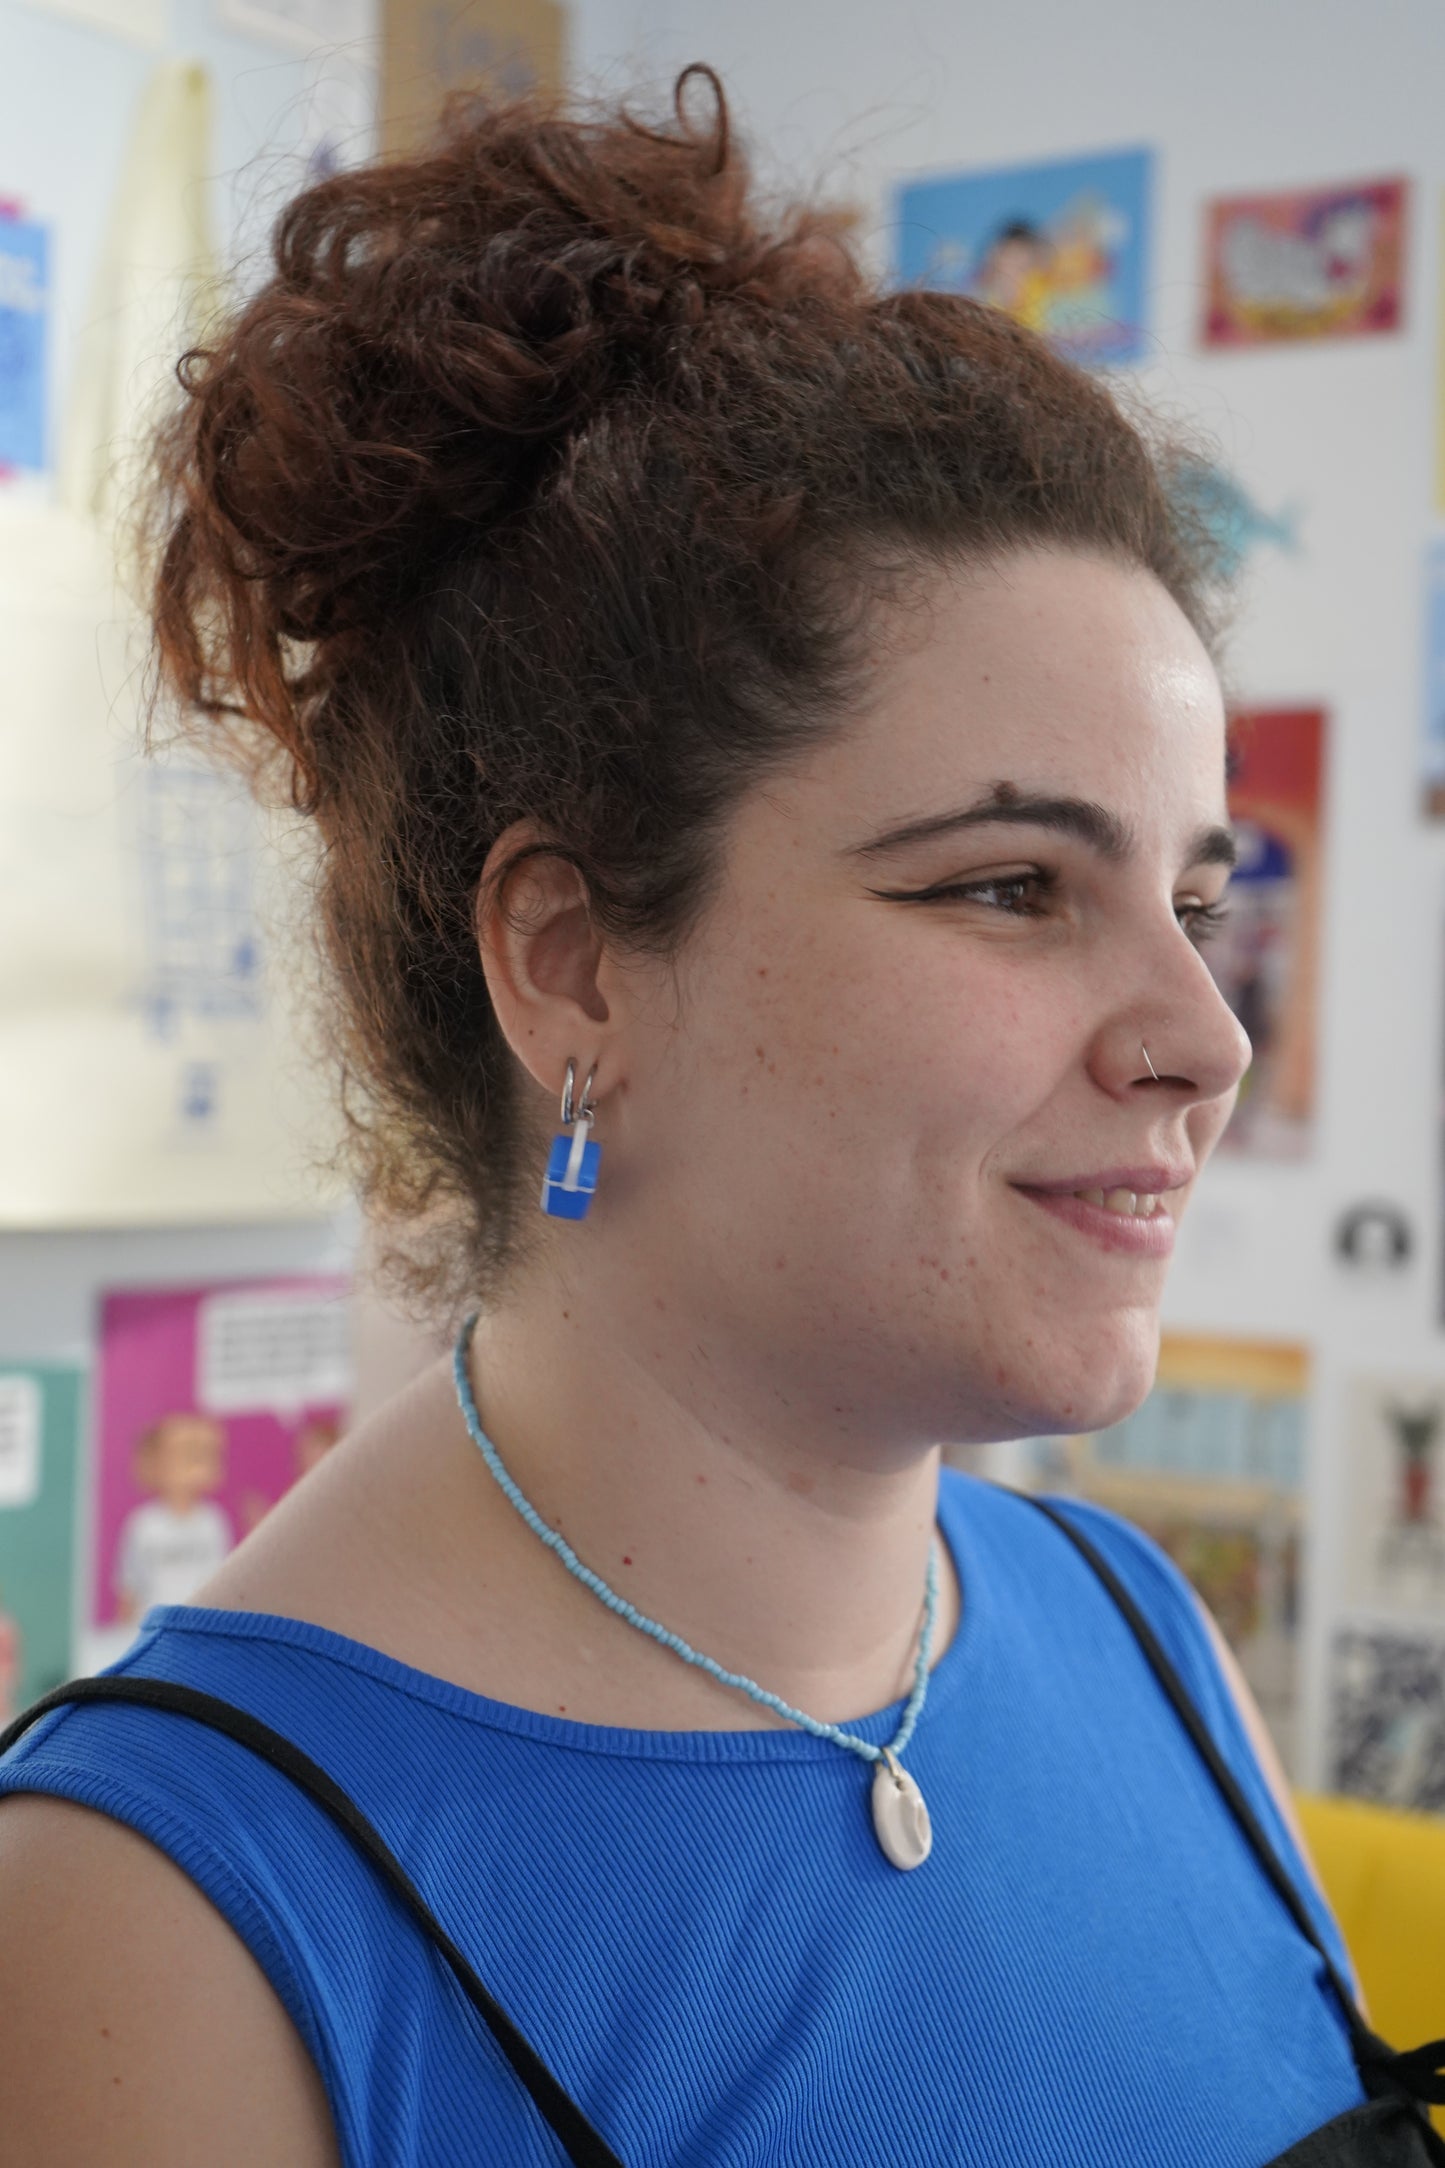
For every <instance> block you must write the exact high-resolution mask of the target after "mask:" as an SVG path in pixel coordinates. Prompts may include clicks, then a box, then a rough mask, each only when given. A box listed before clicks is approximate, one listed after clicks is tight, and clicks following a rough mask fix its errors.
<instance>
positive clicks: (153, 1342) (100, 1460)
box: [90, 1275, 351, 1627]
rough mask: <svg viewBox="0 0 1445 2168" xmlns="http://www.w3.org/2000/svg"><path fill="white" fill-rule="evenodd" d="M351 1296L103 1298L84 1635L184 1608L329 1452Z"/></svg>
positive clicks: (323, 1280) (337, 1282)
mask: <svg viewBox="0 0 1445 2168" xmlns="http://www.w3.org/2000/svg"><path fill="white" fill-rule="evenodd" d="M349 1298H350V1285H349V1282H348V1281H347V1280H345V1279H344V1278H340V1277H330V1276H326V1277H322V1276H317V1275H308V1276H304V1277H289V1278H279V1279H270V1280H238V1281H223V1282H215V1283H212V1284H209V1285H205V1286H196V1287H181V1288H164V1289H158V1288H146V1289H137V1290H131V1291H127V1292H125V1293H117V1294H111V1295H106V1296H104V1297H103V1298H102V1301H101V1309H100V1360H99V1366H98V1382H97V1390H96V1396H95V1405H96V1457H95V1484H96V1497H95V1512H94V1517H93V1524H92V1525H93V1529H94V1552H93V1567H92V1582H91V1590H90V1619H91V1623H92V1625H93V1626H95V1627H129V1626H139V1624H140V1622H141V1620H142V1619H143V1618H144V1617H145V1614H146V1612H147V1611H148V1610H149V1609H150V1608H151V1606H152V1605H153V1604H160V1603H185V1602H187V1601H189V1599H190V1597H191V1596H192V1595H193V1593H194V1591H195V1590H196V1589H197V1588H199V1587H200V1585H201V1583H202V1582H203V1581H205V1580H207V1579H209V1577H210V1575H211V1574H213V1573H214V1572H215V1571H216V1569H217V1568H218V1567H219V1565H220V1564H221V1562H222V1560H223V1559H224V1558H225V1557H226V1556H227V1554H228V1553H229V1552H230V1551H232V1550H233V1549H234V1548H235V1546H236V1545H237V1544H238V1543H239V1542H240V1541H241V1540H242V1538H243V1537H245V1536H247V1535H249V1534H250V1532H251V1530H252V1529H253V1528H254V1527H255V1526H256V1525H257V1523H258V1522H259V1521H260V1520H261V1519H262V1517H263V1516H264V1515H265V1514H266V1513H267V1512H269V1510H270V1508H271V1507H272V1506H273V1505H274V1504H275V1503H276V1500H277V1499H278V1498H279V1497H280V1496H281V1495H282V1493H283V1492H284V1491H287V1490H289V1489H290V1487H291V1485H292V1484H293V1483H294V1482H296V1481H298V1480H299V1478H300V1477H301V1476H303V1475H305V1474H306V1472H307V1471H308V1469H310V1468H311V1467H313V1466H314V1465H315V1463H316V1461H318V1460H319V1459H320V1458H321V1456H322V1455H323V1454H324V1453H325V1452H327V1451H328V1449H329V1448H330V1447H331V1446H332V1445H334V1444H335V1442H336V1439H337V1437H338V1436H339V1435H340V1432H341V1430H342V1427H343V1425H344V1422H345V1414H346V1403H347V1399H348V1395H349V1391H350V1373H351V1333H350V1317H349Z"/></svg>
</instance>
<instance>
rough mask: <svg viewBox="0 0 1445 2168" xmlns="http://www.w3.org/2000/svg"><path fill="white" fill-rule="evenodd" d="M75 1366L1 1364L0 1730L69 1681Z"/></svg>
mask: <svg viewBox="0 0 1445 2168" xmlns="http://www.w3.org/2000/svg"><path fill="white" fill-rule="evenodd" d="M84 1397H85V1387H84V1379H83V1376H82V1374H81V1372H80V1371H79V1370H75V1369H71V1368H69V1367H66V1366H61V1365H49V1364H24V1365H21V1364H15V1363H0V1726H3V1725H4V1724H7V1723H8V1722H9V1721H10V1719H11V1718H12V1717H14V1716H18V1715H19V1714H20V1711H21V1710H22V1709H24V1708H27V1707H28V1706H29V1704H30V1703H31V1702H32V1701H35V1700H38V1698H39V1697H40V1695H41V1694H46V1693H49V1691H50V1689H51V1687H52V1686H59V1685H60V1684H61V1683H62V1681H64V1680H65V1679H68V1678H69V1677H70V1676H71V1673H72V1670H73V1669H74V1666H73V1663H72V1645H71V1630H72V1622H73V1605H74V1594H75V1573H74V1558H75V1485H76V1459H77V1454H78V1451H79V1445H80V1433H81V1423H82V1420H83V1409H84Z"/></svg>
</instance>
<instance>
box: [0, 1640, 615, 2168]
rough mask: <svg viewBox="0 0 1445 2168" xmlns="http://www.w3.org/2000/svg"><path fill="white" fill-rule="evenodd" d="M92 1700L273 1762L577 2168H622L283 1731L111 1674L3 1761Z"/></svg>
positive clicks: (395, 1867) (379, 1848)
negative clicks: (406, 1916)
mask: <svg viewBox="0 0 1445 2168" xmlns="http://www.w3.org/2000/svg"><path fill="white" fill-rule="evenodd" d="M92 1701H123V1702H132V1703H138V1704H139V1705H140V1706H142V1707H144V1708H148V1709H169V1710H171V1711H173V1712H174V1714H175V1715H177V1716H188V1717H190V1718H192V1720H193V1721H194V1722H195V1723H197V1724H206V1725H208V1726H209V1727H210V1729H211V1730H212V1731H220V1732H224V1733H225V1734H226V1735H227V1737H228V1738H231V1739H234V1740H235V1741H236V1743H237V1745H238V1746H243V1747H246V1748H248V1749H249V1751H250V1752H251V1753H253V1754H258V1755H260V1757H261V1759H262V1760H263V1761H267V1762H270V1764H271V1766H272V1767H273V1768H274V1769H278V1770H279V1771H280V1772H281V1774H282V1775H283V1776H286V1777H289V1778H290V1779H291V1782H292V1783H293V1784H295V1785H297V1786H299V1788H300V1789H301V1790H302V1791H303V1792H306V1793H308V1794H309V1795H310V1797H311V1798H312V1799H314V1800H315V1802H316V1804H317V1805H318V1806H319V1807H320V1808H322V1810H323V1811H324V1812H325V1813H327V1814H329V1815H330V1817H331V1819H332V1821H333V1822H335V1823H336V1824H337V1826H338V1828H340V1829H341V1830H342V1831H343V1832H344V1833H345V1835H346V1836H348V1837H350V1839H351V1841H352V1843H353V1844H354V1845H355V1846H356V1848H357V1850H358V1851H360V1852H363V1853H364V1854H365V1855H366V1857H367V1858H368V1859H369V1860H370V1861H371V1864H372V1866H373V1867H375V1869H376V1870H377V1872H378V1874H379V1875H380V1876H381V1878H382V1880H383V1881H384V1882H385V1883H386V1884H387V1886H388V1888H389V1889H390V1890H391V1891H392V1893H393V1895H394V1896H396V1897H398V1898H400V1900H401V1902H402V1904H403V1905H404V1906H405V1908H406V1910H407V1911H408V1912H409V1913H410V1914H411V1917H412V1919H413V1920H414V1921H415V1922H416V1924H417V1926H418V1927H419V1928H420V1929H421V1931H422V1933H423V1934H424V1935H425V1936H426V1938H427V1940H428V1941H429V1942H431V1943H432V1944H434V1945H435V1947H436V1948H437V1949H438V1950H439V1951H440V1952H441V1954H442V1956H443V1957H444V1958H445V1959H446V1961H447V1963H448V1964H449V1965H450V1966H451V1969H452V1971H453V1973H454V1974H455V1975H456V1978H457V1981H458V1983H459V1985H460V1987H461V1989H462V1992H463V1994H464V1995H465V1996H466V1998H467V2000H468V2002H470V2004H471V2005H472V2008H473V2009H474V2010H475V2011H476V2012H477V2014H478V2016H479V2017H480V2018H481V2020H482V2022H483V2024H484V2025H485V2026H486V2028H487V2030H488V2032H489V2033H490V2034H491V2035H492V2038H493V2039H494V2040H495V2041H496V2043H497V2045H498V2047H499V2048H500V2049H501V2051H502V2053H503V2054H504V2055H505V2056H506V2058H507V2061H508V2062H509V2063H510V2064H511V2066H512V2068H513V2070H514V2071H515V2072H516V2074H517V2076H518V2078H519V2079H520V2080H521V2082H522V2084H523V2085H524V2086H525V2088H526V2090H527V2091H528V2093H530V2094H531V2096H532V2099H533V2100H534V2101H535V2102H536V2104H537V2107H538V2109H539V2110H540V2112H541V2114H542V2115H543V2116H544V2117H545V2118H546V2120H547V2122H548V2123H550V2125H551V2127H552V2129H553V2130H554V2131H555V2132H556V2134H557V2136H558V2138H559V2139H560V2140H561V2143H562V2145H563V2147H564V2148H565V2149H566V2153H567V2158H568V2159H569V2160H570V2161H571V2162H572V2163H573V2164H574V2168H622V2163H621V2161H620V2160H619V2159H618V2156H617V2155H616V2154H615V2153H614V2152H613V2150H612V2148H611V2147H610V2146H609V2145H608V2144H607V2142H606V2140H605V2139H604V2138H602V2137H600V2136H599V2134H598V2133H597V2131H595V2130H594V2129H593V2127H592V2125H591V2124H590V2123H589V2122H588V2120H587V2118H586V2116H585V2115H584V2114H583V2113H582V2110H581V2109H580V2108H579V2107H578V2106H577V2103H576V2102H575V2101H574V2100H573V2099H572V2098H571V2096H570V2094H568V2093H566V2092H564V2090H563V2088H562V2086H561V2085H560V2084H559V2083H558V2081H557V2079H556V2078H555V2077H553V2075H552V2073H551V2071H550V2070H549V2069H548V2068H547V2065H546V2064H545V2063H544V2062H543V2061H542V2058H541V2057H540V2055H538V2054H537V2052H536V2050H535V2049H534V2048H533V2047H531V2046H530V2045H529V2043H528V2042H527V2040H526V2039H525V2038H524V2037H523V2035H522V2034H521V2033H520V2032H519V2031H518V2030H517V2028H516V2026H515V2025H514V2024H513V2023H512V2020H511V2019H510V2018H509V2017H508V2015H507V2013H506V2011H505V2010H504V2009H503V2008H502V2006H501V2004H500V2003H499V2002H497V2001H496V2000H495V1999H494V1997H493V1996H491V1995H490V1994H489V1993H488V1992H487V1990H486V1988H485V1987H484V1986H483V1985H482V1982H481V1981H480V1979H479V1978H478V1977H477V1975H476V1973H475V1972H474V1971H473V1970H472V1967H471V1966H470V1964H468V1962H467V1960H466V1958H465V1957H464V1956H463V1955H462V1952H461V1951H460V1950H459V1949H458V1948H457V1945H456V1944H455V1942H453V1940H452V1938H451V1936H450V1935H449V1934H448V1933H447V1931H446V1929H445V1928H444V1927H443V1926H442V1924H441V1921H440V1920H439V1919H437V1917H436V1915H435V1914H434V1913H433V1912H432V1910H431V1909H430V1907H429V1906H428V1904H427V1902H426V1899H425V1898H424V1897H423V1896H422V1894H421V1891H420V1890H419V1889H418V1888H417V1886H416V1884H415V1883H414V1882H413V1881H412V1879H411V1876H410V1875H409V1874H408V1873H407V1871H406V1869H405V1868H404V1867H403V1866H402V1864H401V1862H400V1860H399V1859H397V1857H396V1855H395V1853H394V1852H392V1850H391V1849H390V1847H389V1846H388V1845H387V1843H386V1841H385V1839H384V1838H382V1837H381V1836H380V1835H379V1834H378V1833H377V1831H376V1830H375V1829H374V1828H373V1827H372V1825H371V1823H370V1822H369V1821H368V1820H367V1819H366V1816H365V1815H364V1814H363V1813H362V1812H361V1810H360V1808H359V1807H358V1806H357V1805H356V1804H355V1802H354V1801H353V1800H352V1799H351V1798H350V1797H349V1795H348V1794H347V1793H346V1792H344V1791H343V1790H342V1789H341V1786H340V1785H339V1784H338V1783H336V1782H335V1780H334V1779H333V1778H332V1777H329V1776H328V1775H327V1773H326V1771H325V1770H324V1769H323V1768H321V1767H320V1765H319V1764H318V1763H316V1762H314V1761H312V1760H311V1758H310V1757H309V1755H306V1754H303V1753H302V1752H301V1750H300V1748H299V1747H296V1746H293V1745H292V1743H291V1741H290V1740H289V1739H287V1738H284V1737H283V1736H282V1734H281V1733H280V1732H278V1731H272V1729H271V1728H270V1726H269V1725H268V1724H263V1723H261V1722H260V1721H259V1720H258V1719H257V1718H256V1717H254V1716H251V1715H250V1714H248V1712H247V1711H246V1710H244V1709H237V1708H235V1707H233V1705H232V1704H231V1703H230V1702H229V1701H222V1700H220V1699H218V1698H217V1696H216V1695H214V1694H203V1693H200V1692H199V1691H198V1690H197V1689H196V1688H195V1687H191V1686H180V1685H177V1684H176V1683H175V1682H174V1681H172V1680H170V1679H149V1678H141V1677H135V1676H124V1677H112V1676H109V1675H107V1676H106V1677H103V1678H98V1679H72V1680H71V1682H70V1684H69V1685H68V1686H58V1687H56V1689H55V1691H54V1692H53V1693H49V1694H43V1695H42V1696H41V1698H40V1700H39V1701H36V1702H32V1704H31V1706H30V1707H29V1708H28V1709H26V1710H25V1711H24V1713H23V1714H22V1715H20V1716H18V1717H17V1718H16V1719H15V1722H14V1723H13V1724H11V1725H10V1726H9V1727H8V1728H7V1729H6V1730H5V1731H3V1732H0V1756H4V1755H5V1754H8V1753H9V1751H10V1749H11V1747H12V1746H14V1744H15V1742H16V1740H17V1739H19V1738H21V1737H22V1736H23V1734H24V1733H25V1732H27V1731H28V1730H29V1729H30V1727H31V1725H32V1724H35V1723H38V1721H39V1720H40V1718H41V1717H42V1716H47V1715H49V1713H50V1711H51V1710H52V1709H59V1708H63V1707H65V1706H66V1705H68V1704H74V1703H77V1702H92Z"/></svg>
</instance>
